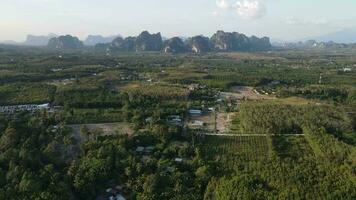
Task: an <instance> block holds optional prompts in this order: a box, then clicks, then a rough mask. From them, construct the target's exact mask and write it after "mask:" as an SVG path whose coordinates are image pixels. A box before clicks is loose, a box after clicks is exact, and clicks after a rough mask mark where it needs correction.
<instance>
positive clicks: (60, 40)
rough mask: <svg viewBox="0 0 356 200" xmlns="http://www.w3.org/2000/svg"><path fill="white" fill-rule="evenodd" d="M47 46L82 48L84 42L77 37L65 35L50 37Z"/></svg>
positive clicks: (53, 47) (54, 47)
mask: <svg viewBox="0 0 356 200" xmlns="http://www.w3.org/2000/svg"><path fill="white" fill-rule="evenodd" d="M47 47H48V48H52V49H80V48H83V47H84V44H83V42H82V41H80V40H79V39H78V38H77V37H73V36H71V35H65V36H59V37H56V38H52V39H50V40H49V42H48V45H47Z"/></svg>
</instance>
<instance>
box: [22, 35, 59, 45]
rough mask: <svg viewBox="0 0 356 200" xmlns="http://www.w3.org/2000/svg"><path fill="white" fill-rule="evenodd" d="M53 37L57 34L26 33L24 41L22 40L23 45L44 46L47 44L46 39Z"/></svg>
mask: <svg viewBox="0 0 356 200" xmlns="http://www.w3.org/2000/svg"><path fill="white" fill-rule="evenodd" d="M55 37H57V35H55V34H49V35H47V36H42V35H40V36H37V35H28V36H27V38H26V41H25V42H24V45H29V46H46V45H47V44H48V41H49V40H50V39H52V38H55Z"/></svg>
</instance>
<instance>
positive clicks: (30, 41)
mask: <svg viewBox="0 0 356 200" xmlns="http://www.w3.org/2000/svg"><path fill="white" fill-rule="evenodd" d="M118 36H119V35H116V36H108V37H104V36H101V35H89V36H88V37H87V38H86V39H85V40H84V42H83V43H84V45H86V46H94V45H96V44H98V43H109V42H112V41H113V40H114V39H115V38H117V37H118ZM56 37H58V35H56V34H53V33H51V34H48V35H27V37H26V40H25V41H24V42H16V41H12V40H6V41H0V44H9V45H21V46H47V44H48V42H49V41H50V40H51V39H52V38H56Z"/></svg>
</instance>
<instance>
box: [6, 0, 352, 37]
mask: <svg viewBox="0 0 356 200" xmlns="http://www.w3.org/2000/svg"><path fill="white" fill-rule="evenodd" d="M354 27H356V0H0V40H17V41H21V40H24V39H25V37H26V35H27V34H36V35H47V34H48V33H56V34H72V35H76V36H78V37H80V38H82V39H83V38H85V37H86V35H88V34H102V35H113V34H121V35H123V36H127V35H137V34H138V33H139V32H141V31H142V30H148V31H150V32H158V31H160V32H162V34H163V35H164V36H166V37H171V36H191V35H195V34H205V35H208V36H210V35H211V34H212V33H213V32H215V31H216V30H225V31H238V32H242V33H245V34H247V35H252V34H254V35H257V36H269V37H271V38H272V39H285V40H293V39H300V38H305V37H309V36H317V35H322V34H325V33H329V32H334V31H337V30H341V29H345V28H354Z"/></svg>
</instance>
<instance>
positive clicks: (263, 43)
mask: <svg viewBox="0 0 356 200" xmlns="http://www.w3.org/2000/svg"><path fill="white" fill-rule="evenodd" d="M107 46H108V49H109V50H110V51H128V52H131V51H137V52H140V51H163V52H165V53H184V52H193V53H205V52H210V51H267V50H270V48H271V44H270V41H269V38H267V37H264V38H258V37H255V36H252V37H247V36H246V35H244V34H241V33H237V32H232V33H229V32H224V31H218V32H217V33H215V34H214V35H213V36H212V37H211V38H210V39H209V38H207V37H204V36H195V37H192V38H189V39H188V40H187V41H186V42H183V41H182V39H180V38H178V37H174V38H171V39H168V40H166V41H165V42H164V43H163V42H162V36H161V34H160V33H157V34H150V33H149V32H147V31H144V32H142V33H141V34H140V35H139V36H137V37H127V38H125V39H124V38H121V37H117V38H116V39H115V40H114V41H112V42H111V43H109V44H108V45H107ZM100 47H101V48H102V47H103V45H100Z"/></svg>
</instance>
